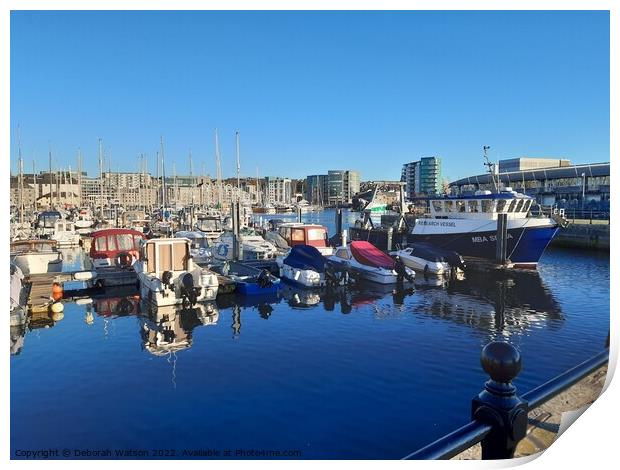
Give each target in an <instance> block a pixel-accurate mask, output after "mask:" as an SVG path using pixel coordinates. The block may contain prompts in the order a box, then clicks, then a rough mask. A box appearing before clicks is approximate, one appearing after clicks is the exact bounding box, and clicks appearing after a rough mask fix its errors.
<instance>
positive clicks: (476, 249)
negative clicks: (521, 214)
mask: <svg viewBox="0 0 620 470" xmlns="http://www.w3.org/2000/svg"><path fill="white" fill-rule="evenodd" d="M557 231H558V227H557V226H553V225H549V226H534V227H517V228H509V229H508V243H507V246H508V248H507V253H506V254H507V257H508V259H509V260H510V261H511V262H512V263H513V264H515V265H519V266H524V267H527V266H536V265H537V264H538V261H539V260H540V258H541V256H542V255H543V253H544V251H545V249H546V248H547V246H548V245H549V243H550V242H551V240H552V239H553V237H554V236H555V235H556V233H557ZM416 242H424V243H430V244H432V245H434V246H437V247H438V248H442V249H446V250H453V251H456V252H457V253H459V254H460V255H462V256H473V257H476V258H485V259H495V256H496V230H484V231H475V232H465V233H421V234H416V233H410V234H409V235H408V236H407V243H416Z"/></svg>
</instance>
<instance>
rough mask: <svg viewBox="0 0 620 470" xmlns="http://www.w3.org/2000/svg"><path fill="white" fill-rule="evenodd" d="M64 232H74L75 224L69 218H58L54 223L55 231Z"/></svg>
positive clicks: (57, 232)
mask: <svg viewBox="0 0 620 470" xmlns="http://www.w3.org/2000/svg"><path fill="white" fill-rule="evenodd" d="M63 232H68V233H74V232H75V225H74V224H73V222H70V221H68V220H64V219H56V222H55V223H54V233H56V235H58V234H60V233H63Z"/></svg>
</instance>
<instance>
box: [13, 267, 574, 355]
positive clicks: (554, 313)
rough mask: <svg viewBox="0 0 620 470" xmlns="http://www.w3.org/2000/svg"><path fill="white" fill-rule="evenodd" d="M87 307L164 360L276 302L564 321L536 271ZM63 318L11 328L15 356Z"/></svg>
mask: <svg viewBox="0 0 620 470" xmlns="http://www.w3.org/2000/svg"><path fill="white" fill-rule="evenodd" d="M74 302H75V303H76V304H78V305H79V306H81V307H82V308H83V312H84V313H83V321H84V323H85V324H86V325H88V326H92V325H94V324H95V318H96V317H98V318H101V319H102V320H103V332H104V337H108V335H110V334H111V333H113V331H114V323H112V321H113V320H114V319H116V318H120V317H127V316H136V317H138V318H139V321H140V335H141V341H142V345H143V348H144V349H145V350H146V351H148V352H149V353H151V354H155V355H166V354H170V353H171V352H176V351H179V350H182V349H186V348H188V347H190V346H191V342H192V330H193V329H194V328H195V327H197V326H203V325H211V324H215V323H216V322H217V319H218V317H219V312H223V311H227V310H229V311H230V313H231V322H230V328H231V330H232V337H233V338H238V337H239V336H240V334H241V331H242V312H243V311H247V312H255V313H256V314H258V316H259V317H260V318H261V319H264V320H268V319H269V318H271V316H272V315H273V314H274V312H275V311H276V308H278V307H277V306H278V304H282V305H286V306H287V307H289V308H291V309H294V310H296V309H303V310H309V309H318V311H326V312H333V311H336V310H338V311H339V312H340V313H341V314H345V315H347V314H350V313H352V312H353V311H354V309H365V308H366V309H369V311H371V312H372V313H373V315H375V316H376V317H382V318H384V317H387V316H389V315H392V314H399V315H400V314H404V313H409V314H414V315H427V316H430V317H433V318H439V319H442V320H447V321H451V322H454V323H457V324H461V325H467V326H469V327H472V328H475V329H477V330H480V331H482V332H484V333H485V337H488V338H489V339H493V338H496V337H497V336H504V337H506V336H510V335H511V334H514V333H524V332H526V331H528V330H530V329H532V328H542V327H549V328H557V327H558V326H559V325H561V324H562V321H563V315H562V311H561V308H560V305H559V303H558V302H557V301H556V300H555V299H554V297H553V295H552V294H551V292H550V291H549V289H548V288H547V287H546V286H545V284H544V282H543V281H542V279H541V277H540V275H539V274H538V273H537V272H521V271H511V272H502V271H498V272H492V273H488V272H487V273H476V272H471V273H468V274H467V276H465V277H459V278H451V279H450V278H443V277H436V276H432V277H424V276H423V275H419V276H418V277H417V278H416V280H415V283H414V287H413V288H412V287H408V288H403V287H398V286H394V285H380V284H375V283H362V284H359V285H357V286H354V287H342V286H341V287H338V288H333V289H316V290H309V289H302V288H299V287H296V286H293V285H290V284H287V283H282V287H281V289H280V291H279V292H278V293H272V294H267V295H258V296H256V295H252V296H238V295H234V294H227V295H220V296H218V298H217V300H216V301H215V302H210V303H207V304H198V305H197V306H196V307H195V308H192V309H182V308H180V307H178V306H177V307H159V308H155V307H151V306H150V305H149V304H148V303H145V302H141V300H140V297H139V295H138V293H137V292H136V291H135V289H134V288H133V287H119V288H116V289H107V290H106V291H105V292H104V293H103V295H100V296H97V297H88V298H80V299H74ZM63 317H64V314H63V313H62V312H60V313H48V312H47V311H45V312H35V313H31V314H30V315H29V317H28V319H27V320H26V323H24V324H23V325H19V326H15V327H11V354H13V355H14V354H19V353H20V352H21V351H22V349H23V345H24V336H25V334H26V332H27V331H32V330H34V329H40V328H51V327H54V326H55V325H57V324H58V322H60V321H62V320H63Z"/></svg>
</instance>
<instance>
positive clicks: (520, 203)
mask: <svg viewBox="0 0 620 470" xmlns="http://www.w3.org/2000/svg"><path fill="white" fill-rule="evenodd" d="M522 206H523V199H519V202H517V208H516V209H515V212H521V207H522Z"/></svg>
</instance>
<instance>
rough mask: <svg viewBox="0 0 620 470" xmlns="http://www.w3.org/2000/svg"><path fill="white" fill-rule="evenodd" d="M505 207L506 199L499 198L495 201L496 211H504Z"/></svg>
mask: <svg viewBox="0 0 620 470" xmlns="http://www.w3.org/2000/svg"><path fill="white" fill-rule="evenodd" d="M505 207H506V199H500V200H499V201H497V212H504V208H505Z"/></svg>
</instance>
